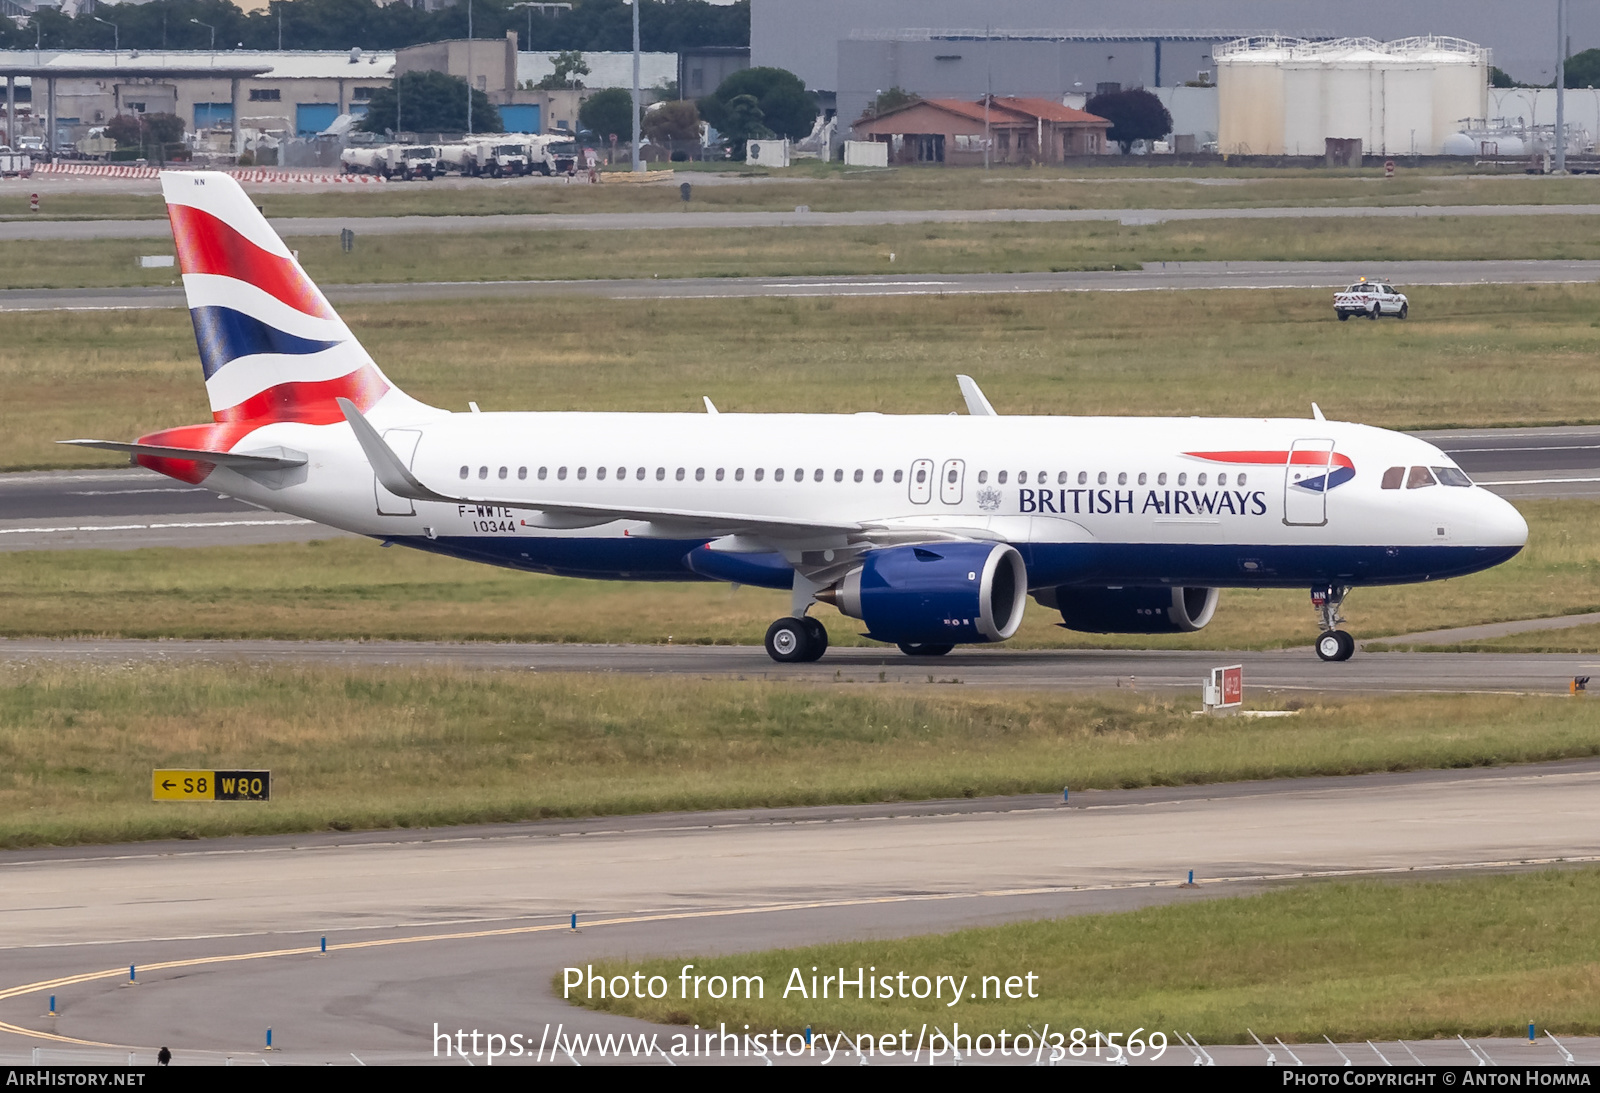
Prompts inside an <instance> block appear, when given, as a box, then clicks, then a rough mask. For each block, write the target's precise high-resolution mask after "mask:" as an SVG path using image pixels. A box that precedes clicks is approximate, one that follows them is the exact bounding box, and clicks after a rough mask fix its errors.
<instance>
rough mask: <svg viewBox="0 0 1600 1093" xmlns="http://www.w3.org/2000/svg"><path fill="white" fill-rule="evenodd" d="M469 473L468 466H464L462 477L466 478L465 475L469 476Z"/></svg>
mask: <svg viewBox="0 0 1600 1093" xmlns="http://www.w3.org/2000/svg"><path fill="white" fill-rule="evenodd" d="M467 474H468V468H466V467H462V468H461V477H462V478H465V477H467Z"/></svg>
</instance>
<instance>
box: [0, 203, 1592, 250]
mask: <svg viewBox="0 0 1600 1093" xmlns="http://www.w3.org/2000/svg"><path fill="white" fill-rule="evenodd" d="M803 209H805V207H804V206H801V207H800V208H797V209H795V210H793V211H789V212H755V211H709V210H708V211H704V212H701V211H697V210H695V209H693V208H692V207H691V206H689V205H687V204H686V205H685V206H684V207H683V208H681V209H676V210H674V211H672V212H646V213H491V214H487V215H484V216H458V215H448V216H348V217H335V216H328V217H319V216H296V217H268V218H267V220H268V223H270V224H271V225H272V226H273V228H274V229H276V230H277V232H278V234H279V235H280V236H283V237H284V238H286V239H287V238H291V237H300V238H306V237H310V236H337V235H338V234H339V233H340V232H341V231H343V230H345V229H347V228H348V229H350V230H352V231H354V232H355V233H356V235H357V236H362V235H416V234H420V233H427V232H494V233H499V232H508V231H650V230H661V229H674V228H693V229H696V230H705V229H716V228H830V227H833V228H852V227H867V226H878V225H893V224H1065V223H1097V222H1099V223H1103V222H1107V221H1112V222H1116V223H1120V224H1128V225H1142V224H1162V223H1168V222H1171V221H1191V220H1196V221H1197V220H1330V219H1332V220H1345V219H1354V220H1369V219H1379V220H1390V219H1416V218H1418V217H1430V218H1433V217H1463V218H1478V217H1485V216H1489V217H1501V216H1600V204H1585V205H1349V206H1328V205H1299V206H1282V207H1267V208H1200V209H873V210H863V211H852V212H810V211H802V210H803ZM171 237H172V233H171V229H170V228H168V226H167V221H166V220H165V219H150V220H6V221H0V242H5V241H7V240H27V241H35V242H43V241H46V240H54V239H170V238H171Z"/></svg>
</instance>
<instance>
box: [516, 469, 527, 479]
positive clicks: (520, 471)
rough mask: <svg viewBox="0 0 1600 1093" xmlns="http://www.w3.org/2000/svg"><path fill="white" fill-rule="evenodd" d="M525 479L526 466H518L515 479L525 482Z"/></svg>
mask: <svg viewBox="0 0 1600 1093" xmlns="http://www.w3.org/2000/svg"><path fill="white" fill-rule="evenodd" d="M527 480H528V468H526V467H518V468H517V481H519V482H526V481H527Z"/></svg>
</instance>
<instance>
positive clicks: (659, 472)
mask: <svg viewBox="0 0 1600 1093" xmlns="http://www.w3.org/2000/svg"><path fill="white" fill-rule="evenodd" d="M666 480H667V468H665V467H657V468H656V481H657V482H665V481H666Z"/></svg>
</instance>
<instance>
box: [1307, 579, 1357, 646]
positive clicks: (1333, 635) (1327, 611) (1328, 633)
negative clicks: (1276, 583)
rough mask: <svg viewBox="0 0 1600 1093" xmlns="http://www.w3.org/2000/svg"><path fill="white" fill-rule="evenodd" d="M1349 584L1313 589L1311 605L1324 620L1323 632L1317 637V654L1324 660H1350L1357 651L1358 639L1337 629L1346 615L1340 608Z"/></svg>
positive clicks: (1348, 589) (1322, 620)
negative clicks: (1341, 612) (1340, 611)
mask: <svg viewBox="0 0 1600 1093" xmlns="http://www.w3.org/2000/svg"><path fill="white" fill-rule="evenodd" d="M1349 591H1350V587H1349V586H1348V585H1328V586H1327V587H1326V588H1313V589H1312V590H1311V606H1312V607H1314V608H1316V610H1317V614H1318V617H1319V618H1320V619H1321V622H1322V634H1321V636H1320V637H1318V638H1317V656H1319V657H1321V658H1322V659H1323V660H1349V659H1350V655H1351V654H1352V653H1354V652H1355V651H1356V639H1355V638H1353V637H1351V636H1350V635H1349V634H1347V633H1346V632H1345V631H1343V630H1338V629H1335V627H1337V626H1338V625H1339V624H1340V623H1341V622H1344V621H1345V620H1344V616H1343V615H1341V614H1339V608H1340V607H1342V606H1344V598H1345V596H1346V595H1347V594H1348V593H1349Z"/></svg>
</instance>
